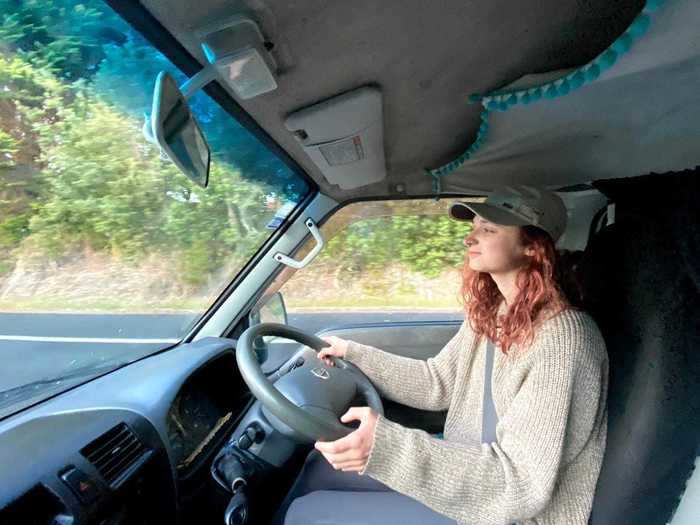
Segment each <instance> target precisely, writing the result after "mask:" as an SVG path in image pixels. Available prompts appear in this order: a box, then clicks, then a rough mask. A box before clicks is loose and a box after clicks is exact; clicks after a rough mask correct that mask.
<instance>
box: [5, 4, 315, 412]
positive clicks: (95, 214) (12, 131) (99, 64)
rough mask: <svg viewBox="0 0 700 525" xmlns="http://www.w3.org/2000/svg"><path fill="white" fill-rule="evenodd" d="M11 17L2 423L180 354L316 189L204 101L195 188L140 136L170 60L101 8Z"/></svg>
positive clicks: (40, 8)
mask: <svg viewBox="0 0 700 525" xmlns="http://www.w3.org/2000/svg"><path fill="white" fill-rule="evenodd" d="M0 7H1V9H0V17H2V24H0V355H2V357H3V360H4V361H3V366H2V367H0V416H1V415H2V414H3V412H5V411H6V410H7V409H8V405H13V406H15V404H16V403H17V402H19V401H21V399H22V398H23V397H25V396H28V395H31V396H34V397H36V396H37V395H41V394H42V392H44V391H46V390H47V389H49V388H53V389H56V388H59V389H60V388H65V387H66V386H68V383H69V381H68V380H67V379H66V378H68V379H70V378H74V379H76V380H78V379H79V378H84V377H86V376H89V375H90V371H91V370H95V371H96V372H99V371H104V370H105V367H107V368H108V367H109V366H110V364H111V365H113V366H117V365H118V364H121V363H123V362H128V361H130V360H133V359H136V358H138V357H141V356H143V355H146V354H148V353H151V352H154V351H157V350H160V349H162V348H165V347H167V346H170V345H173V344H175V343H177V342H178V341H179V340H180V339H181V338H182V337H183V336H184V335H185V334H186V333H187V332H188V330H189V329H190V328H191V326H192V325H193V323H194V322H196V320H197V319H198V318H199V317H200V316H201V315H202V314H203V312H204V311H205V310H206V309H207V308H208V307H209V306H210V305H211V304H212V302H213V301H214V300H215V298H216V297H217V296H218V295H219V294H220V293H221V292H222V290H223V289H224V288H225V287H226V285H227V284H228V283H230V282H231V280H232V279H233V278H234V277H235V276H236V274H237V273H238V272H239V271H240V270H241V268H242V267H243V266H244V265H245V263H246V262H247V261H248V260H249V259H250V258H251V256H252V255H253V254H254V253H255V252H256V251H257V250H258V249H259V247H260V246H261V244H262V243H263V242H264V241H265V240H266V239H267V238H269V236H270V235H272V234H273V233H274V230H275V229H276V228H278V227H279V226H280V224H281V223H282V222H283V220H284V218H285V217H286V216H287V215H288V214H289V213H290V212H291V211H292V210H293V209H294V207H295V205H296V204H298V203H299V202H300V201H301V200H302V199H303V198H304V197H305V196H306V195H307V194H308V192H309V191H310V187H309V185H308V184H307V182H306V181H305V179H304V178H302V177H301V176H299V175H297V174H295V173H294V172H292V171H291V169H290V168H288V167H287V165H286V164H284V163H283V162H282V161H281V160H280V159H279V158H278V157H277V156H276V155H275V154H273V152H272V151H271V150H269V149H268V148H267V147H266V146H264V145H263V144H262V143H261V142H260V141H259V140H258V139H257V138H256V137H255V136H254V135H253V134H251V133H250V132H249V131H247V130H246V129H245V128H243V127H242V126H241V125H240V124H239V123H238V122H237V121H236V120H235V119H234V118H233V117H232V116H231V115H230V114H228V113H227V112H225V111H224V110H223V109H222V108H221V107H220V106H219V105H218V104H217V103H216V102H215V101H213V100H212V99H211V98H209V97H208V96H207V95H206V94H204V93H203V92H200V93H198V94H197V95H195V96H194V97H193V98H192V99H191V100H190V103H191V106H192V110H193V113H194V114H195V116H196V117H197V119H198V120H199V123H200V126H201V127H202V130H203V132H204V134H205V135H206V137H207V140H208V142H209V144H210V147H211V151H212V164H211V173H210V182H209V187H208V188H207V189H206V190H205V189H202V188H200V187H198V186H195V185H194V184H193V183H192V182H191V181H190V180H189V179H187V178H186V177H185V176H184V175H182V174H181V173H180V172H179V171H178V170H177V169H176V168H175V166H174V165H173V163H171V162H170V161H169V160H168V159H167V157H166V158H164V157H162V156H161V155H160V152H159V150H158V149H157V147H156V146H154V145H153V144H150V143H148V142H147V141H146V140H145V139H144V136H143V133H142V126H143V123H144V114H145V113H149V112H150V109H151V101H152V93H153V87H154V81H155V78H156V75H157V74H158V73H159V72H160V71H167V72H169V73H170V74H171V75H173V77H174V78H175V79H176V81H177V82H178V83H179V84H182V82H184V80H185V79H186V77H185V76H184V75H183V74H182V73H181V72H180V71H179V70H178V69H177V68H176V67H175V66H174V65H173V64H172V63H171V62H170V61H169V60H168V59H167V58H166V57H165V56H164V55H163V54H161V53H160V52H159V51H158V50H157V49H156V48H154V47H153V46H152V45H150V44H149V43H148V42H147V41H146V40H145V38H144V37H143V36H142V35H140V34H139V33H137V32H136V31H135V30H134V29H132V28H131V27H130V26H129V25H128V24H126V23H125V22H124V21H123V20H122V19H121V18H120V17H119V16H118V15H116V14H115V13H114V12H113V11H111V10H110V8H109V7H108V6H107V5H106V4H104V3H102V2H100V1H97V0H93V1H85V0H57V1H53V2H45V1H39V0H0ZM23 387H26V388H23ZM3 392H4V393H5V394H3Z"/></svg>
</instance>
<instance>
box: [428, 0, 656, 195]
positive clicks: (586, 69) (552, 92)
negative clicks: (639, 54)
mask: <svg viewBox="0 0 700 525" xmlns="http://www.w3.org/2000/svg"><path fill="white" fill-rule="evenodd" d="M664 2H665V0H647V1H646V3H645V5H644V8H643V9H642V12H641V13H640V14H639V15H638V16H637V17H636V18H635V19H634V20H633V21H632V23H631V24H630V26H629V27H628V28H627V31H625V32H624V33H623V34H622V35H621V36H620V37H619V38H618V39H617V40H615V42H613V43H612V44H611V45H610V47H609V48H608V49H606V50H605V51H604V52H603V53H601V54H600V55H598V56H597V57H596V58H595V59H594V60H592V61H591V62H589V63H588V64H586V65H585V66H582V67H580V68H578V69H577V70H576V71H574V72H572V73H570V74H568V75H566V76H565V77H563V78H561V79H559V80H555V81H553V82H547V83H546V84H543V85H541V86H537V87H532V88H525V89H518V90H514V91H501V92H498V91H495V92H492V93H487V94H485V95H480V94H476V93H475V94H472V95H469V98H468V102H469V103H470V104H473V103H479V102H480V103H481V105H482V106H483V109H482V111H481V116H480V119H481V125H480V126H479V130H478V132H477V136H476V139H474V142H472V144H471V145H470V146H469V148H467V150H466V151H465V152H464V153H463V154H462V155H460V156H459V157H457V158H456V159H455V160H453V161H452V162H449V163H447V164H445V165H443V166H440V167H439V168H437V169H434V170H426V172H427V173H428V174H429V175H431V176H432V177H433V189H434V190H435V193H439V192H440V191H439V190H440V181H439V178H440V177H442V176H444V175H447V174H449V173H451V172H452V171H454V170H455V169H457V168H458V167H459V166H461V165H462V164H464V162H466V161H467V160H469V159H470V158H471V157H472V156H473V155H474V154H475V153H476V152H477V151H478V150H479V148H480V147H481V145H482V144H483V143H484V142H485V140H486V135H487V134H488V130H489V125H488V118H489V112H491V111H507V110H508V109H509V108H510V107H511V106H515V105H517V104H523V105H528V104H533V103H535V102H537V101H539V100H540V99H542V98H545V99H553V98H557V97H560V96H564V95H567V94H569V93H571V92H572V91H575V90H577V89H579V88H581V87H583V86H584V85H586V84H589V83H591V82H593V81H595V80H596V79H597V78H598V77H599V76H600V75H601V73H602V72H604V71H606V70H608V69H610V68H611V67H612V66H614V65H615V63H616V62H617V61H618V60H619V58H620V56H622V55H624V54H625V53H627V52H628V51H629V50H630V49H631V48H632V46H633V45H634V43H635V41H636V40H638V39H639V38H640V37H641V36H642V35H644V33H646V32H647V31H648V30H649V26H650V25H651V16H650V14H651V13H653V12H655V11H656V10H658V9H659V8H660V7H661V6H662V5H663V4H664Z"/></svg>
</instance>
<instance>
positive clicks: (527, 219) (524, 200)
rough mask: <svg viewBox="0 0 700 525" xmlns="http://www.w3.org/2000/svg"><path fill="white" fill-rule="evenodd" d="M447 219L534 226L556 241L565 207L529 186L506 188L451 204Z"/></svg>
mask: <svg viewBox="0 0 700 525" xmlns="http://www.w3.org/2000/svg"><path fill="white" fill-rule="evenodd" d="M449 213H450V217H452V218H453V219H456V220H459V221H471V220H472V219H473V218H474V216H475V215H479V216H480V217H483V218H484V219H486V220H487V221H489V222H492V223H494V224H500V225H503V226H527V225H532V226H537V227H538V228H541V229H543V230H544V231H546V232H547V233H548V234H549V235H550V236H551V237H552V239H553V240H554V242H557V241H558V240H559V238H560V237H561V236H562V234H563V233H564V230H566V221H567V217H566V206H565V205H564V201H562V200H561V197H559V195H557V194H556V193H554V192H553V191H550V190H545V189H541V188H535V187H532V186H506V187H505V188H503V189H502V190H499V191H495V192H493V193H491V194H490V195H489V196H488V197H476V198H469V199H465V200H464V201H460V202H455V203H454V204H452V206H450V210H449Z"/></svg>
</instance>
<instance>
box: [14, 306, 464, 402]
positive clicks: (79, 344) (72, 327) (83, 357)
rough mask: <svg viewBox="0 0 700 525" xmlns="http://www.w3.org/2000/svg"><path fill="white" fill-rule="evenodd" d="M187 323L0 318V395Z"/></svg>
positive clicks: (300, 324) (344, 318) (169, 339)
mask: <svg viewBox="0 0 700 525" xmlns="http://www.w3.org/2000/svg"><path fill="white" fill-rule="evenodd" d="M459 317H460V314H459V312H439V311H438V312H436V311H411V312H409V311H304V312H294V313H290V315H289V324H290V325H292V326H295V327H297V328H301V329H303V330H305V331H308V332H312V333H316V332H318V331H320V330H323V329H326V328H338V327H341V326H344V325H353V324H363V323H382V322H396V321H437V320H445V319H459ZM192 320H193V317H192V316H188V315H104V314H25V313H22V314H17V313H0V359H2V361H1V362H2V365H1V366H0V392H2V391H3V390H7V389H9V388H14V387H16V386H20V385H23V384H26V383H28V382H31V381H36V380H39V379H44V378H48V377H55V376H56V375H57V374H60V373H61V372H62V371H64V370H66V369H75V368H79V367H81V366H84V365H86V364H92V363H96V362H100V361H111V360H114V359H119V358H120V356H140V355H147V354H148V353H150V352H153V351H156V350H158V349H159V348H162V347H164V346H167V345H170V344H173V343H175V342H177V341H178V340H179V338H180V336H181V335H182V334H185V333H186V332H187V330H188V327H189V325H190V323H191V322H192Z"/></svg>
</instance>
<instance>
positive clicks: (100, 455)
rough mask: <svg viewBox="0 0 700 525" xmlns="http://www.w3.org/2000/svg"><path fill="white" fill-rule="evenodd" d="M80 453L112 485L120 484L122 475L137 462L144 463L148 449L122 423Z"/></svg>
mask: <svg viewBox="0 0 700 525" xmlns="http://www.w3.org/2000/svg"><path fill="white" fill-rule="evenodd" d="M80 453H81V454H82V455H83V456H85V457H86V458H87V459H88V461H90V463H92V464H93V465H94V466H95V468H96V469H97V471H98V472H99V473H100V474H101V475H102V477H103V478H104V479H105V480H107V483H109V485H110V486H112V487H114V486H116V485H119V484H120V482H121V481H122V479H121V478H122V476H124V474H125V473H126V472H127V471H128V470H129V469H130V468H131V467H132V466H134V465H135V464H136V463H137V462H138V463H142V462H143V460H144V459H145V458H144V456H145V455H146V453H147V450H146V449H145V448H144V446H143V445H142V444H141V442H140V441H139V439H138V438H137V437H136V435H135V434H134V433H133V432H132V430H131V429H130V428H129V427H128V426H127V425H126V424H125V423H121V424H119V425H117V426H116V427H114V428H113V429H111V430H109V431H107V432H105V433H104V434H102V435H101V436H100V437H98V438H97V439H96V440H95V441H93V442H92V443H90V444H89V445H87V446H86V447H85V448H83V449H82V450H81V451H80Z"/></svg>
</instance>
